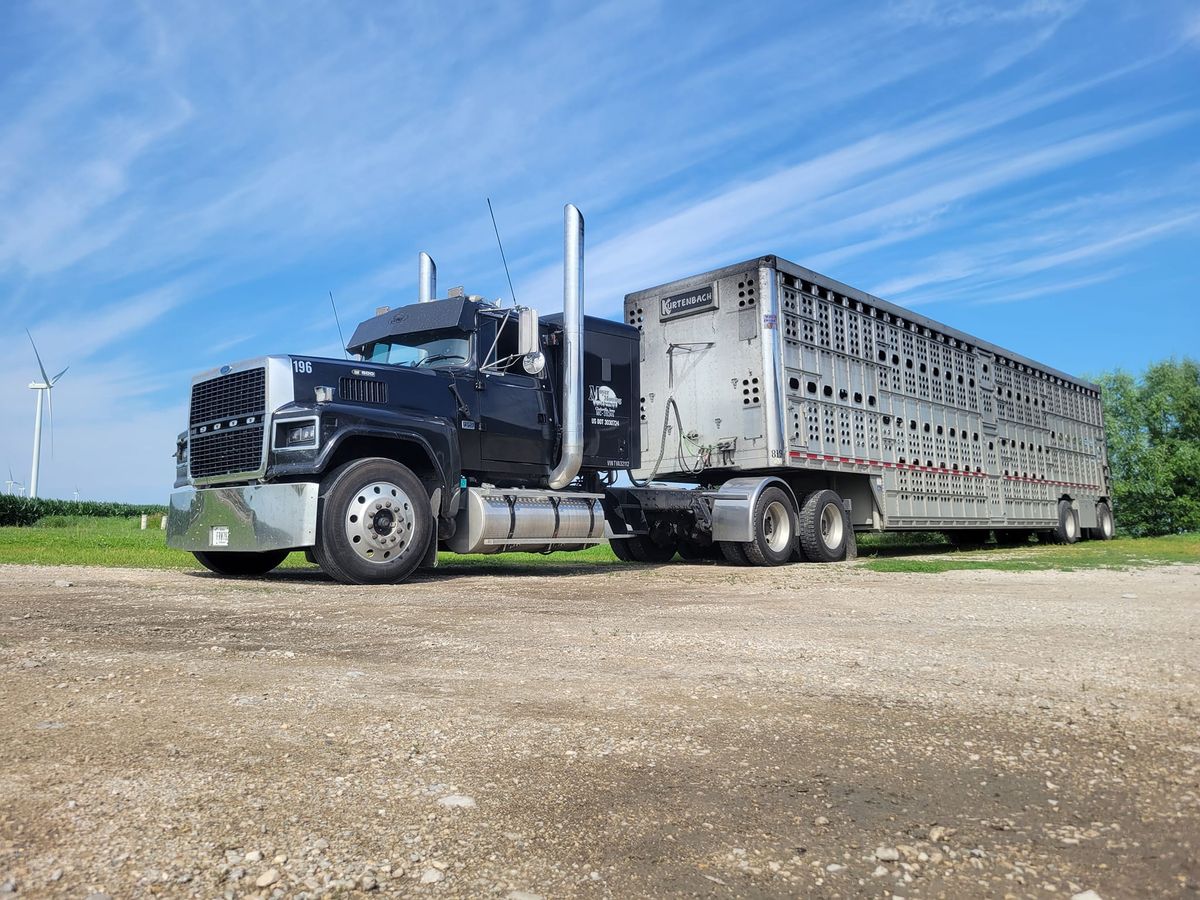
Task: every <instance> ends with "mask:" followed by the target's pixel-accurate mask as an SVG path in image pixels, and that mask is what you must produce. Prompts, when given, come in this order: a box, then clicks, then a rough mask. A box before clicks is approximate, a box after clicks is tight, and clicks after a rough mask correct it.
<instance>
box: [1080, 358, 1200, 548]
mask: <svg viewBox="0 0 1200 900" xmlns="http://www.w3.org/2000/svg"><path fill="white" fill-rule="evenodd" d="M1097 381H1098V383H1099V384H1100V386H1101V388H1102V389H1103V391H1104V421H1105V430H1106V432H1107V437H1108V458H1109V466H1110V468H1111V470H1112V481H1113V507H1114V513H1115V516H1116V521H1117V526H1118V528H1119V529H1120V530H1122V531H1124V532H1126V533H1128V534H1133V535H1138V536H1140V535H1152V534H1175V533H1178V532H1181V531H1197V530H1200V363H1197V361H1196V360H1194V359H1188V358H1185V359H1183V360H1175V359H1170V360H1166V361H1164V362H1160V363H1155V364H1154V365H1152V366H1150V367H1149V368H1148V369H1147V370H1146V372H1145V373H1144V374H1143V375H1142V376H1141V377H1140V378H1134V377H1133V376H1132V375H1130V374H1129V373H1128V372H1124V371H1121V370H1119V369H1118V370H1116V371H1113V372H1107V373H1105V374H1104V375H1101V376H1100V377H1099V378H1098V379H1097Z"/></svg>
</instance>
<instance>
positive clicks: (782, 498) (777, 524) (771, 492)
mask: <svg viewBox="0 0 1200 900" xmlns="http://www.w3.org/2000/svg"><path fill="white" fill-rule="evenodd" d="M753 524H754V540H752V541H747V542H746V543H744V544H742V549H743V550H744V551H745V553H746V559H747V560H748V561H749V562H750V564H751V565H755V566H782V565H783V564H784V563H786V562H790V561H791V559H792V549H793V548H794V547H795V546H796V510H795V509H794V508H793V507H792V500H791V498H790V497H788V495H787V493H785V492H784V491H783V490H781V489H780V488H777V487H769V488H767V489H766V490H764V491H763V492H762V493H761V494H759V495H758V501H757V502H756V503H755V504H754V523H753Z"/></svg>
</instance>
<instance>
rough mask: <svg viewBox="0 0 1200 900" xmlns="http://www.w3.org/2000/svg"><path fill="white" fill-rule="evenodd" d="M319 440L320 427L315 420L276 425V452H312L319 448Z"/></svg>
mask: <svg viewBox="0 0 1200 900" xmlns="http://www.w3.org/2000/svg"><path fill="white" fill-rule="evenodd" d="M317 440H318V425H317V421H316V420H315V419H304V420H303V421H300V422H276V423H275V449H276V450H311V449H312V448H314V447H316V446H317Z"/></svg>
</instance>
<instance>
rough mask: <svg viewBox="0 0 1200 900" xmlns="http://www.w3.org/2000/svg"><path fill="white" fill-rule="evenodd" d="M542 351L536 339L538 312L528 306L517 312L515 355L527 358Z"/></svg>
mask: <svg viewBox="0 0 1200 900" xmlns="http://www.w3.org/2000/svg"><path fill="white" fill-rule="evenodd" d="M541 349H542V347H541V341H540V340H539V339H538V312H537V310H536V309H532V308H530V307H528V306H522V307H521V308H520V309H519V310H518V311H517V353H518V354H519V355H520V356H528V355H529V354H531V353H537V352H539V351H540V350H541Z"/></svg>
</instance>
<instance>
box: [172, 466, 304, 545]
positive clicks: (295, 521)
mask: <svg viewBox="0 0 1200 900" xmlns="http://www.w3.org/2000/svg"><path fill="white" fill-rule="evenodd" d="M318 487H319V485H317V484H315V483H311V482H305V483H300V484H256V485H246V486H242V487H224V488H203V489H201V490H196V489H195V488H183V489H181V490H178V491H175V492H174V493H172V494H171V508H170V510H169V511H168V513H167V545H168V546H170V547H175V548H177V549H179V550H193V551H194V550H207V551H214V552H221V551H241V552H247V551H249V552H254V551H260V550H292V549H295V548H297V547H311V546H312V545H313V544H315V543H316V542H317V491H318Z"/></svg>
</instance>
